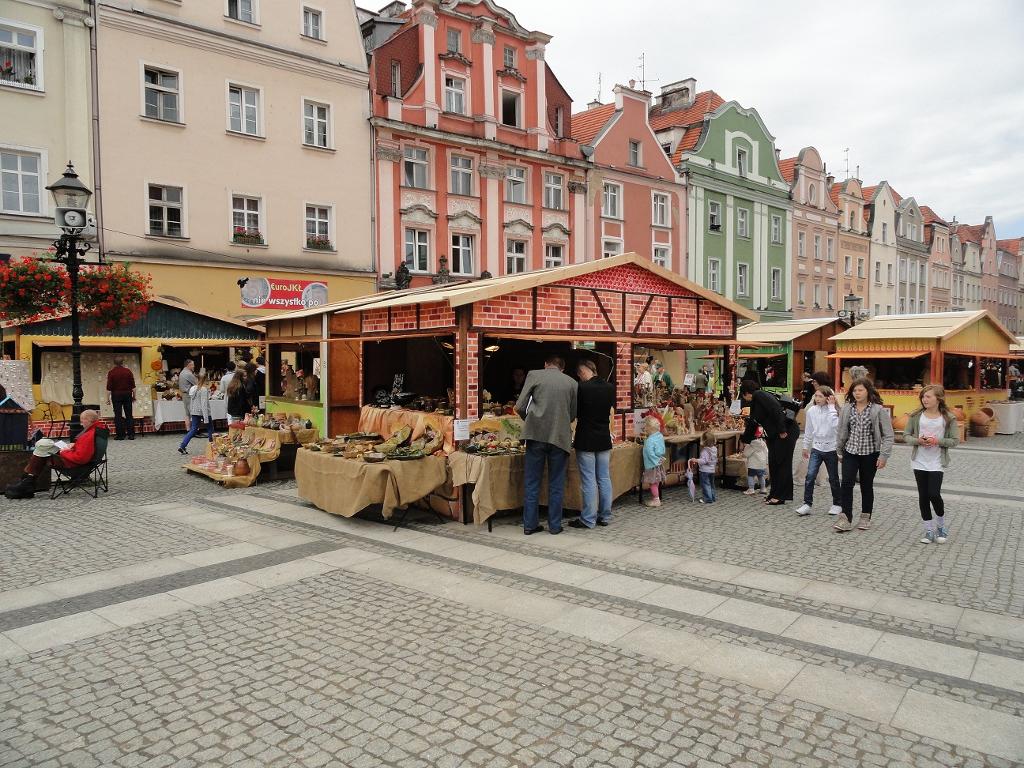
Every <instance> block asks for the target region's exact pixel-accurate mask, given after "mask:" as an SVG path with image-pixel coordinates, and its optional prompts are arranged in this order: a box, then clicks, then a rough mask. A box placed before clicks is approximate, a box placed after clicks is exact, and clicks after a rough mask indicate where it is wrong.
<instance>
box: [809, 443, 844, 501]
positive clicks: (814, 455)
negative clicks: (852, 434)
mask: <svg viewBox="0 0 1024 768" xmlns="http://www.w3.org/2000/svg"><path fill="white" fill-rule="evenodd" d="M822 464H824V465H825V470H826V471H827V472H828V485H829V488H831V489H832V503H833V504H834V505H835V506H837V507H838V506H839V505H840V503H841V502H840V500H839V456H838V454H836V452H835V451H827V452H823V451H817V450H813V449H812V450H811V457H810V458H809V459H808V460H807V479H806V480H804V504H813V503H814V481H815V480H817V479H818V472H819V471H820V470H821V465H822Z"/></svg>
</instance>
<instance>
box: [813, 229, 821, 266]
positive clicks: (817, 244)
mask: <svg viewBox="0 0 1024 768" xmlns="http://www.w3.org/2000/svg"><path fill="white" fill-rule="evenodd" d="M814 260H815V261H821V235H815V236H814Z"/></svg>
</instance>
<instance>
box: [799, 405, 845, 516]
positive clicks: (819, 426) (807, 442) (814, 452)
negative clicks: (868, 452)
mask: <svg viewBox="0 0 1024 768" xmlns="http://www.w3.org/2000/svg"><path fill="white" fill-rule="evenodd" d="M806 415H807V419H806V423H805V424H804V458H805V459H807V478H806V480H804V503H803V504H801V505H800V506H799V507H797V508H796V513H797V514H798V515H801V516H803V515H809V514H811V505H812V504H814V481H815V480H816V479H817V477H818V470H819V469H821V465H822V464H824V465H825V469H826V470H827V471H828V484H829V488H831V490H832V506H831V508H830V509H829V511H828V513H829V514H830V515H838V514H839V512H840V511H842V506H841V505H840V503H839V455H838V454H837V453H836V437H837V435H838V432H839V409H838V408H837V407H836V395H835V392H833V391H832V389H831V388H829V387H824V386H822V387H818V391H817V392H815V393H814V399H813V400H812V401H811V404H810V405H808V406H807V414H806Z"/></svg>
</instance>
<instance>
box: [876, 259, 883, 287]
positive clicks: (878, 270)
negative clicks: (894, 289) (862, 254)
mask: <svg viewBox="0 0 1024 768" xmlns="http://www.w3.org/2000/svg"><path fill="white" fill-rule="evenodd" d="M881 284H882V262H880V261H876V262H875V285H881Z"/></svg>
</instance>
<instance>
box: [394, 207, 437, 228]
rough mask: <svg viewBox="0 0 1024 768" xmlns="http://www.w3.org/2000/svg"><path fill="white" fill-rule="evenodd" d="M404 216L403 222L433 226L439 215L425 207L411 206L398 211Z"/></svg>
mask: <svg viewBox="0 0 1024 768" xmlns="http://www.w3.org/2000/svg"><path fill="white" fill-rule="evenodd" d="M398 212H399V213H400V214H402V221H403V222H409V223H412V224H433V223H434V220H435V219H437V214H436V213H434V212H433V211H432V210H430V209H429V208H428V207H427V206H425V205H410V206H409V207H408V208H402V209H400V210H399V211H398Z"/></svg>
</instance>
